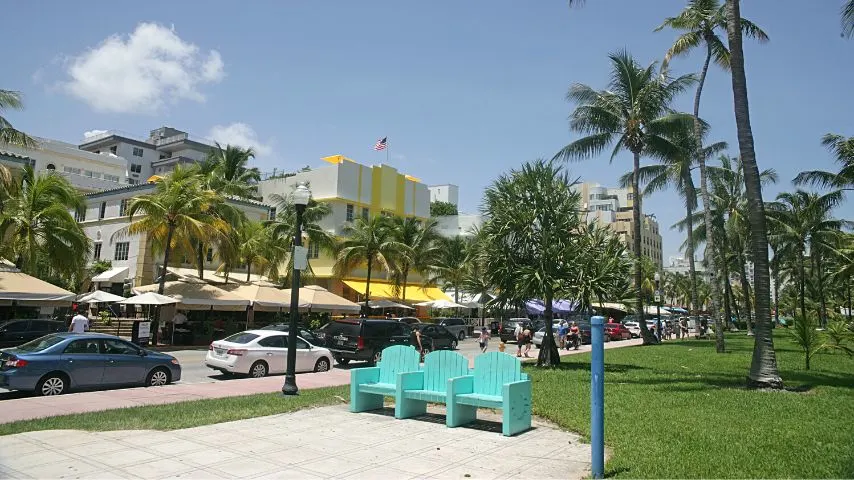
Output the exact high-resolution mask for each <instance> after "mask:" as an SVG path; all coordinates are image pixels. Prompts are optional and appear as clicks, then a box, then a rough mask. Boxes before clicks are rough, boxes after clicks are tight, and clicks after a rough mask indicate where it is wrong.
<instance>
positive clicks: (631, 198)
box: [626, 193, 635, 200]
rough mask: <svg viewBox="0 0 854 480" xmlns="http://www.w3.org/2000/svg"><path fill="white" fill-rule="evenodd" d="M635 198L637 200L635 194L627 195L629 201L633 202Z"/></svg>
mask: <svg viewBox="0 0 854 480" xmlns="http://www.w3.org/2000/svg"><path fill="white" fill-rule="evenodd" d="M634 198H635V194H634V193H629V194H627V195H626V199H627V200H633V199H634Z"/></svg>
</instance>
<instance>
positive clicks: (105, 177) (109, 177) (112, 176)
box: [104, 173, 119, 183]
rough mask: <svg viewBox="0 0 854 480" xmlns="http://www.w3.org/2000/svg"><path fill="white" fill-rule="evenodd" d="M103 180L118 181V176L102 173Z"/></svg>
mask: <svg viewBox="0 0 854 480" xmlns="http://www.w3.org/2000/svg"><path fill="white" fill-rule="evenodd" d="M104 180H107V181H110V182H115V183H119V177H118V176H116V175H110V174H109V173H105V174H104Z"/></svg>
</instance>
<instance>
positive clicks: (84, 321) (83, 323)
mask: <svg viewBox="0 0 854 480" xmlns="http://www.w3.org/2000/svg"><path fill="white" fill-rule="evenodd" d="M75 313H76V315H74V317H72V318H71V325H69V326H68V331H69V332H74V333H86V330H88V329H89V319H88V318H86V317H84V316H83V315H81V314H80V312H78V311H77V310H75Z"/></svg>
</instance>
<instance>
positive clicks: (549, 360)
mask: <svg viewBox="0 0 854 480" xmlns="http://www.w3.org/2000/svg"><path fill="white" fill-rule="evenodd" d="M544 293H545V298H544V299H543V300H545V306H546V309H545V311H544V312H543V314H544V315H545V317H546V332H545V335H544V336H543V344H542V345H541V346H540V354H539V355H538V356H537V366H539V367H555V366H557V365H560V352H558V349H557V343H555V337H554V331H553V330H552V319H554V312H553V310H552V301H553V300H554V292H552V290H551V289H549V288H546V291H545V292H544Z"/></svg>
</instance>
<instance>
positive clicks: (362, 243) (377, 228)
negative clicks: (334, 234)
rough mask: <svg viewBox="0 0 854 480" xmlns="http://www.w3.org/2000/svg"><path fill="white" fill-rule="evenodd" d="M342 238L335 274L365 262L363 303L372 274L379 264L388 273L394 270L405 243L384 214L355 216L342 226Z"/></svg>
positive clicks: (342, 275) (341, 274) (363, 264)
mask: <svg viewBox="0 0 854 480" xmlns="http://www.w3.org/2000/svg"><path fill="white" fill-rule="evenodd" d="M343 234H344V238H343V239H342V240H341V241H340V242H339V244H338V247H337V254H336V258H335V267H334V271H335V274H336V276H338V277H344V276H346V275H349V274H350V273H352V272H353V271H354V270H356V269H357V268H360V267H362V266H365V267H366V268H367V273H366V276H365V306H364V312H365V313H367V312H368V309H369V307H368V301H370V298H371V276H372V275H373V274H374V270H375V269H376V268H377V267H379V268H380V269H382V270H383V271H384V272H385V273H386V274H387V275H390V274H392V273H394V265H395V261H396V260H397V259H398V258H399V256H400V255H401V254H402V253H403V252H405V247H404V246H403V245H402V244H401V243H400V242H398V241H397V240H396V239H395V234H394V227H393V225H392V223H391V220H390V219H389V218H388V217H386V216H385V215H374V216H373V217H372V218H370V219H368V220H364V219H362V218H357V219H356V221H355V222H353V224H352V225H348V226H346V227H345V228H344V232H343Z"/></svg>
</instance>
